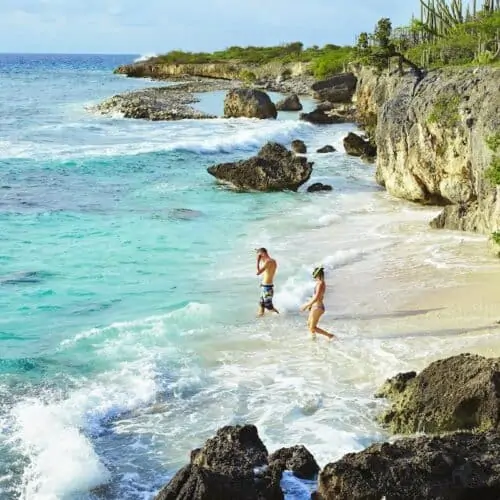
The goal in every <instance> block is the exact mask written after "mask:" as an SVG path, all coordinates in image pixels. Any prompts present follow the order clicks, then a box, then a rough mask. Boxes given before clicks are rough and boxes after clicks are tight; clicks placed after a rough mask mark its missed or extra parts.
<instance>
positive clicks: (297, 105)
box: [276, 94, 302, 111]
mask: <svg viewBox="0 0 500 500" xmlns="http://www.w3.org/2000/svg"><path fill="white" fill-rule="evenodd" d="M276 109H277V110H278V111H300V110H301V109H302V103H301V102H300V99H299V96H298V95H297V94H292V95H290V96H288V97H285V99H282V100H281V101H278V102H277V103H276Z"/></svg>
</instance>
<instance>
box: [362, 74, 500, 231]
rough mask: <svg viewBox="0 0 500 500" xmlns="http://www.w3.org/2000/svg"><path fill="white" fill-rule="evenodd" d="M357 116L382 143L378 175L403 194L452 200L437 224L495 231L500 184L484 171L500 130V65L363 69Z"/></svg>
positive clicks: (499, 220) (416, 199) (433, 200)
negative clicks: (421, 70) (421, 71)
mask: <svg viewBox="0 0 500 500" xmlns="http://www.w3.org/2000/svg"><path fill="white" fill-rule="evenodd" d="M355 101H356V105H357V110H358V120H359V122H360V123H361V124H362V125H364V126H365V127H366V128H367V130H368V131H369V132H370V133H371V134H372V135H373V136H374V139H375V141H376V143H377V149H378V158H377V172H376V179H377V182H378V183H379V184H380V185H382V186H383V187H385V188H386V189H387V191H388V192H390V193H391V194H393V195H394V196H397V197H399V198H404V199H407V200H410V201H414V202H418V203H423V204H437V205H443V206H445V208H444V210H443V213H442V214H441V215H440V216H439V217H438V218H437V219H436V220H435V221H433V222H432V225H433V226H434V227H446V228H449V229H461V230H467V231H478V232H483V233H491V232H492V231H496V230H498V229H499V227H500V189H499V187H495V186H492V185H491V184H490V183H489V182H488V181H487V180H486V179H485V175H484V173H485V170H486V169H487V168H488V166H489V165H490V163H491V161H492V156H493V152H492V151H491V150H490V149H489V148H488V145H487V143H486V141H487V139H488V138H489V137H491V136H492V135H493V134H495V133H498V132H499V130H500V68H494V67H484V68H463V69H456V68H455V69H446V70H444V69H443V70H434V71H430V72H429V73H428V74H426V75H425V76H424V77H423V78H419V77H418V76H417V75H414V74H412V73H408V74H406V75H404V76H402V77H401V76H399V75H396V74H392V75H389V74H385V75H378V74H377V73H376V72H375V71H373V70H370V69H362V70H360V71H359V72H358V86H357V90H356V95H355Z"/></svg>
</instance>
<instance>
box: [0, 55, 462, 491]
mask: <svg viewBox="0 0 500 500" xmlns="http://www.w3.org/2000/svg"><path fill="white" fill-rule="evenodd" d="M132 59H133V56H18V55H0V176H1V180H0V395H1V399H0V401H1V403H0V429H1V430H2V433H1V437H0V498H2V499H4V498H5V499H14V498H15V499H17V498H19V499H23V500H59V499H61V500H64V499H70V500H75V499H78V500H90V499H131V500H136V499H144V500H146V499H150V498H152V497H153V495H154V493H155V491H157V490H158V489H159V488H160V487H161V486H162V485H163V484H164V482H165V481H166V480H167V479H168V478H169V477H170V476H171V475H172V474H173V473H174V472H175V471H176V470H177V469H178V468H179V467H180V466H182V465H183V464H184V463H185V462H186V461H187V457H188V453H189V450H190V449H192V448H194V447H196V446H199V445H200V444H201V443H202V442H203V441H204V440H205V439H206V438H207V437H209V436H210V435H212V434H213V432H214V431H215V430H216V429H217V428H218V427H220V426H221V425H226V424H230V423H240V422H252V423H255V424H257V425H258V426H259V431H260V433H261V435H262V437H263V438H264V439H265V442H266V444H267V446H268V447H269V448H270V449H273V448H277V447H278V446H283V445H293V444H297V443H299V442H301V443H304V444H306V445H307V446H308V447H309V448H310V449H311V450H312V451H313V452H314V453H315V455H316V457H317V458H318V460H319V461H320V462H321V463H322V464H324V463H326V461H328V460H332V459H334V458H338V457H339V456H341V455H342V454H343V453H345V452H348V451H354V450H357V449H360V448H362V447H363V446H365V445H366V444H368V443H370V442H372V441H373V440H374V439H377V438H379V437H381V436H383V432H382V430H381V429H380V428H378V426H377V425H376V424H375V423H374V422H373V415H374V412H375V411H376V409H377V405H379V403H377V402H375V401H374V400H373V397H372V394H373V389H374V386H375V385H376V384H377V383H378V382H380V381H381V380H383V379H384V378H385V377H386V376H388V375H390V374H392V373H394V372H396V371H398V370H401V369H409V368H412V369H414V368H415V366H414V364H412V365H411V366H410V360H411V359H414V358H415V352H418V349H416V348H415V345H414V344H412V343H411V342H409V343H408V344H407V343H399V342H395V341H394V340H390V339H388V338H385V337H384V336H383V335H382V333H383V325H380V327H379V326H377V325H376V326H375V327H374V326H373V325H372V324H370V325H369V326H366V322H365V323H363V321H362V320H359V321H358V319H356V316H355V315H354V316H352V315H353V314H355V313H357V312H359V311H361V312H363V313H364V314H373V312H374V311H378V309H377V307H380V308H383V307H386V304H387V302H390V300H388V298H387V297H388V296H389V295H388V294H389V292H390V291H391V290H392V291H394V293H395V294H396V295H397V294H400V292H399V290H400V289H399V288H398V286H400V285H399V284H394V285H390V284H389V283H388V282H387V281H384V282H383V285H381V283H382V282H381V280H380V273H381V272H382V271H381V270H382V269H386V267H387V266H386V260H387V258H388V256H394V260H393V261H391V262H392V263H391V265H390V266H389V267H390V268H391V270H392V271H394V272H396V271H395V270H396V269H400V268H401V269H404V268H405V266H407V263H406V261H405V260H404V259H402V257H401V255H402V254H401V252H399V253H398V250H397V249H398V248H400V247H398V245H401V243H402V242H404V241H406V238H407V234H406V233H405V234H402V233H401V231H399V229H398V230H396V229H395V227H399V225H402V224H404V225H405V226H404V227H406V228H408V227H410V228H412V231H413V234H418V235H419V238H420V240H419V241H420V242H421V243H422V244H421V245H420V246H419V243H418V242H417V243H415V242H413V243H412V245H411V246H410V250H408V248H407V247H405V250H404V252H410V253H411V252H413V258H414V259H415V262H418V265H421V266H424V267H425V266H426V267H425V269H428V268H430V269H434V267H432V266H434V264H428V263H425V262H426V261H425V259H426V258H427V255H428V253H429V252H433V253H432V258H433V259H436V258H437V257H436V255H437V254H436V251H435V250H436V248H439V252H440V253H439V258H440V259H445V258H446V259H448V258H449V256H450V255H451V253H450V251H451V250H450V249H451V248H454V247H455V246H456V237H455V236H451V237H450V236H449V235H447V236H439V235H435V234H434V233H432V234H430V233H429V232H428V230H427V229H426V228H427V225H426V220H427V219H428V217H430V215H429V211H428V210H427V209H426V210H417V209H414V208H411V207H408V206H407V205H405V204H403V203H401V202H398V201H395V200H392V199H390V198H389V197H387V196H386V195H385V194H384V193H383V192H381V191H380V190H379V189H378V188H377V186H376V185H375V184H374V182H373V169H372V167H369V166H366V165H364V164H362V163H361V162H359V161H358V160H356V159H352V158H348V157H346V156H345V155H344V153H343V152H342V138H343V136H344V135H345V134H346V132H347V131H348V130H352V129H353V127H352V126H350V125H336V126H328V127H317V128H315V127H313V126H311V125H309V124H306V123H303V122H300V121H298V119H297V114H296V113H280V116H279V119H278V120H276V121H254V120H244V119H238V120H224V119H216V120H210V121H195V120H194V121H193V120H186V121H181V122H175V123H158V122H157V123H148V122H142V121H133V120H125V119H122V118H120V117H111V118H110V117H101V116H97V115H95V114H93V113H92V112H91V111H89V109H90V106H91V105H92V104H95V103H96V102H99V101H100V100H101V99H104V98H106V97H109V96H111V95H113V94H115V93H118V92H122V91H126V90H133V89H137V88H141V87H144V86H148V85H158V84H157V83H154V82H147V81H142V80H133V79H127V78H124V77H121V76H117V75H113V74H112V69H113V68H114V67H116V66H117V65H118V64H121V63H125V62H129V61H130V60H132ZM272 97H273V98H276V97H278V96H277V95H275V94H272ZM222 98H223V93H213V94H204V95H202V96H201V102H200V104H199V106H200V107H201V108H202V109H204V110H206V111H207V112H211V113H217V114H220V113H221V111H222ZM305 104H306V107H311V106H312V105H313V103H311V102H308V101H307V100H306V102H305ZM296 138H300V139H303V140H305V142H306V143H307V144H308V146H309V147H310V149H311V151H314V150H315V149H316V148H317V147H320V146H323V145H325V144H333V145H334V146H335V147H337V148H338V150H339V152H336V153H333V154H328V155H317V154H314V153H312V154H310V155H309V156H310V159H311V160H313V161H314V162H315V166H314V173H313V177H312V179H311V181H310V182H315V181H321V182H328V183H329V184H331V185H332V186H333V191H332V192H330V193H323V194H317V195H310V194H307V193H306V192H305V186H304V188H302V189H301V190H300V192H299V193H273V194H259V193H246V194H244V193H234V192H231V191H229V190H227V189H226V188H224V187H221V186H219V185H217V184H216V183H215V182H214V180H213V178H212V177H211V176H209V175H208V174H207V172H206V167H208V166H209V165H212V164H214V163H218V162H222V161H231V160H235V159H240V158H245V157H248V156H249V155H251V154H254V153H255V152H256V151H257V150H258V149H259V148H260V147H261V146H262V145H263V144H264V143H265V142H266V141H268V140H275V141H278V142H282V143H283V144H286V145H288V144H290V142H291V141H292V140H293V139H296ZM398 231H399V232H398ZM418 231H420V232H418ZM257 246H268V247H269V249H270V250H271V253H272V254H273V255H275V256H276V258H277V259H278V262H279V273H278V277H277V293H276V300H275V302H276V305H277V307H278V308H279V309H280V310H281V315H280V316H279V317H273V318H265V319H264V320H263V321H259V322H257V321H256V320H255V317H254V316H255V312H256V306H257V299H258V293H259V288H258V279H257V277H256V276H255V271H254V267H255V260H254V259H255V255H254V253H253V251H252V249H253V248H255V247H257ZM426 252H427V253H426ZM443 255H444V257H442V256H443ZM320 262H322V263H323V264H324V265H325V266H326V268H327V271H328V273H330V274H329V277H330V276H331V282H332V287H331V292H329V295H328V297H327V299H328V300H327V309H328V310H327V314H326V315H325V319H324V322H325V327H327V328H330V329H331V328H334V329H335V333H337V334H338V336H339V337H340V338H341V339H342V340H343V342H342V344H339V345H338V346H332V345H326V344H324V343H321V342H318V343H311V342H310V341H309V340H308V338H307V333H306V332H305V327H304V323H305V318H304V317H302V316H300V315H299V314H298V306H299V305H300V304H301V303H302V302H303V301H304V300H305V299H306V297H307V296H308V294H309V293H311V290H312V283H311V280H310V270H311V268H312V267H313V266H314V265H317V264H318V263H320ZM438 264H439V265H441V264H442V262H441V261H439V262H438V263H437V264H436V267H437V268H439V266H438ZM415 265H417V264H415ZM461 265H462V264H461ZM463 265H466V263H465V264H463ZM398 266H399V267H398ZM439 269H440V268H439ZM434 274H435V275H436V276H437V278H436V279H438V278H439V279H441V278H440V275H438V273H437V271H436V272H435V273H434ZM361 277H362V281H360V279H361ZM360 283H361V284H360ZM391 286H392V288H391ZM412 286H414V287H418V286H434V284H433V283H431V282H429V283H425V284H418V283H417V284H414V285H412ZM351 316H352V318H353V320H352V321H351V320H350V319H349V318H351ZM339 318H345V319H344V320H342V319H339ZM427 344H428V343H427ZM419 345H420V344H419ZM432 346H433V348H435V349H436V350H444V349H445V347H443V341H442V340H441V339H435V341H434V343H432ZM426 348H427V347H426ZM419 359H420V358H419ZM422 359H423V358H422ZM285 485H286V488H287V491H288V493H287V498H288V499H294V500H295V499H301V498H308V494H309V493H308V491H309V489H310V485H304V484H301V483H298V482H293V481H291V480H290V479H288V480H286V481H285Z"/></svg>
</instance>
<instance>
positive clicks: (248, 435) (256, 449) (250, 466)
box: [156, 425, 284, 500]
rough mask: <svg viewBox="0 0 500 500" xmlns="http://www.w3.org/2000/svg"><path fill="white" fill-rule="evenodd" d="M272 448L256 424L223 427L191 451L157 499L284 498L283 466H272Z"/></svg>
mask: <svg viewBox="0 0 500 500" xmlns="http://www.w3.org/2000/svg"><path fill="white" fill-rule="evenodd" d="M268 464H269V461H268V452H267V449H266V447H265V446H264V444H263V443H262V441H261V440H260V438H259V435H258V433H257V429H256V427H254V426H253V425H245V426H235V427H231V426H228V427H223V428H222V429H219V431H218V432H217V435H216V436H215V437H214V438H212V439H209V440H208V441H207V442H206V443H205V445H204V446H203V448H201V449H197V450H193V451H192V452H191V461H190V463H189V465H187V466H185V467H183V468H182V469H181V470H180V471H179V472H177V474H176V475H175V476H174V477H173V478H172V480H171V481H170V482H169V483H168V484H167V485H166V486H165V487H164V488H163V489H162V490H161V491H160V492H159V493H158V495H157V496H156V500H188V499H189V500H216V499H217V500H234V499H236V498H238V499H241V500H283V498H284V496H283V492H282V491H281V487H280V480H281V474H282V469H281V468H280V467H279V466H273V465H271V466H269V465H268Z"/></svg>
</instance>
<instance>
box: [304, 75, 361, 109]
mask: <svg viewBox="0 0 500 500" xmlns="http://www.w3.org/2000/svg"><path fill="white" fill-rule="evenodd" d="M357 82H358V80H357V78H356V77H355V76H354V74H353V73H341V74H338V75H335V76H333V77H332V78H328V79H327V80H321V81H319V82H315V83H314V84H313V85H312V86H311V89H312V90H313V91H314V94H313V96H314V98H315V99H318V100H320V101H329V102H331V103H335V102H350V101H351V99H352V96H353V95H354V92H355V90H356V84H357Z"/></svg>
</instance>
